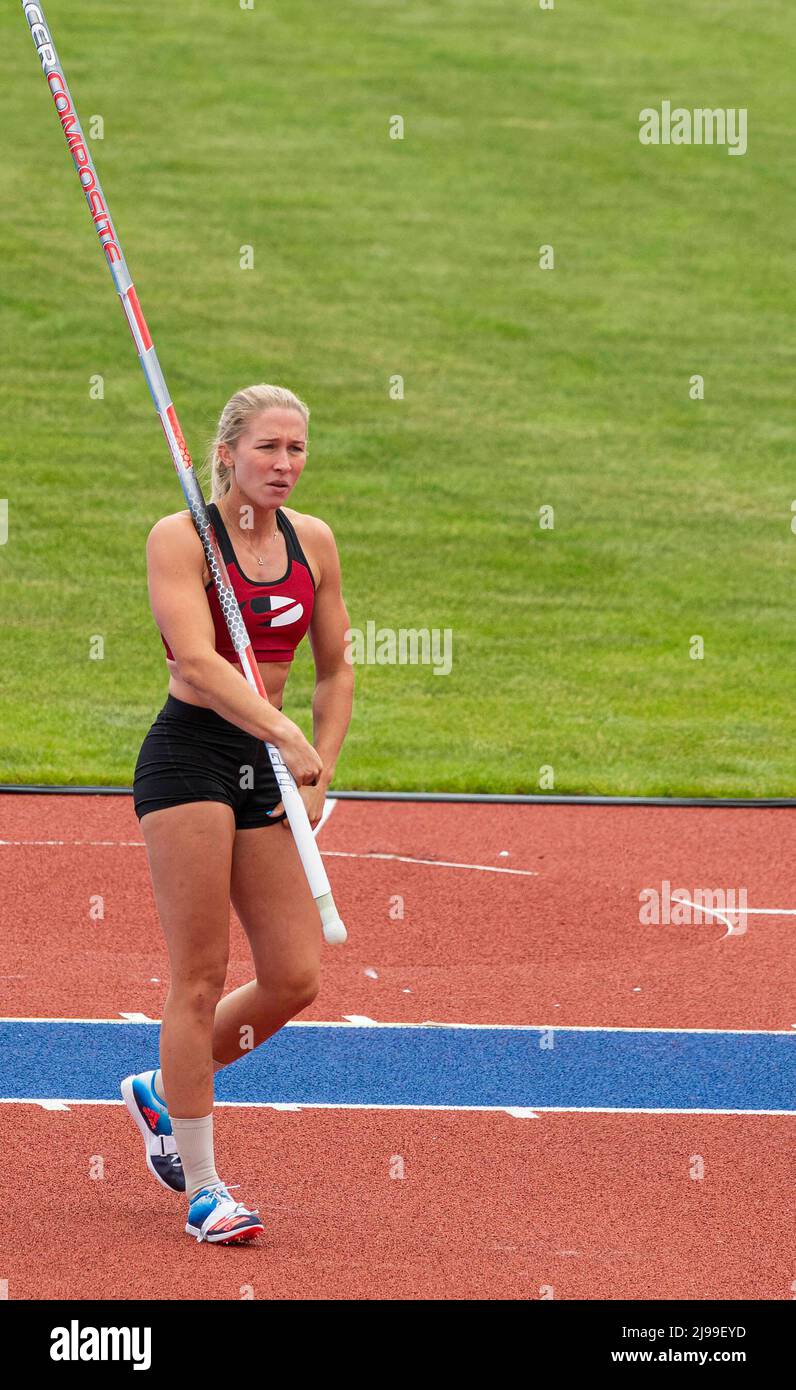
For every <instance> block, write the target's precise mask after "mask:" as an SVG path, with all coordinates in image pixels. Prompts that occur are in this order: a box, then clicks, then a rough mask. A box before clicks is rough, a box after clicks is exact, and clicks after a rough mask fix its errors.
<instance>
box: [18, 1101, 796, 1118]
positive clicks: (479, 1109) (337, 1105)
mask: <svg viewBox="0 0 796 1390" xmlns="http://www.w3.org/2000/svg"><path fill="white" fill-rule="evenodd" d="M0 1105H43V1106H46V1107H47V1108H48V1109H58V1110H63V1109H69V1108H70V1107H71V1106H73V1105H119V1106H124V1101H123V1100H96V1099H93V1098H91V1099H89V1098H88V1097H81V1096H67V1097H66V1099H63V1100H61V1099H59V1100H56V1101H53V1100H47V1101H43V1100H42V1099H41V1098H40V1097H39V1096H0ZM215 1105H216V1106H220V1105H225V1106H229V1107H238V1108H240V1109H251V1110H285V1109H290V1110H294V1109H295V1110H414V1111H428V1112H429V1113H432V1114H436V1113H437V1112H438V1111H444V1110H447V1111H451V1112H452V1113H460V1112H462V1111H467V1112H469V1113H472V1114H483V1115H505V1114H507V1113H508V1112H507V1108H506V1106H505V1105H382V1104H379V1103H374V1104H368V1103H367V1102H348V1101H346V1102H339V1101H301V1102H300V1103H297V1104H296V1105H295V1106H294V1105H293V1104H290V1103H288V1102H286V1101H278V1100H217V1101H216V1102H215ZM535 1113H536V1115H537V1118H539V1116H541V1115H783V1116H787V1118H788V1119H789V1120H792V1119H793V1118H794V1115H796V1111H794V1110H698V1109H694V1110H681V1109H674V1108H673V1109H671V1110H670V1109H667V1108H666V1107H665V1106H655V1107H653V1106H636V1105H627V1106H625V1105H537V1107H536V1112H535Z"/></svg>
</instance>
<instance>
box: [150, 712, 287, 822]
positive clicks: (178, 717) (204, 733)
mask: <svg viewBox="0 0 796 1390" xmlns="http://www.w3.org/2000/svg"><path fill="white" fill-rule="evenodd" d="M281 800H282V796H281V793H280V790H279V784H278V783H277V780H276V777H275V776H274V770H273V767H272V766H271V759H270V758H269V756H268V752H267V750H266V747H265V743H264V742H263V740H262V739H259V738H257V736H256V735H255V734H247V733H246V731H245V729H239V728H238V727H237V725H236V724H230V722H229V720H228V719H223V718H222V717H221V715H220V714H216V711H215V710H213V709H208V708H207V707H206V706H204V705H189V704H186V702H185V700H177V699H175V697H174V696H173V695H169V696H168V698H167V700H166V703H165V705H164V706H163V708H162V710H161V711H160V713H159V714H158V716H157V718H156V719H155V722H154V724H153V725H152V727H151V728H150V730H149V733H148V734H147V736H146V738H145V739H144V742H143V743H142V744H141V751H140V752H139V754H138V761H137V763H136V765H135V775H134V777H133V805H134V807H135V813H136V815H137V816H138V819H139V820H140V819H141V817H142V816H145V815H146V814H147V812H148V811H160V810H162V809H163V808H164V807H165V806H181V805H183V804H184V803H185V802H188V801H223V802H224V803H225V804H226V805H227V806H231V807H232V809H233V811H234V812H235V825H236V827H237V829H238V830H251V829H254V828H255V827H256V826H261V825H276V823H277V821H280V820H284V819H285V812H284V811H282V812H281V813H280V814H279V815H278V816H270V815H269V814H268V813H269V811H272V810H273V809H274V807H275V806H276V805H278V803H279V802H280V801H281Z"/></svg>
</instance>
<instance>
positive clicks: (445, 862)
mask: <svg viewBox="0 0 796 1390" xmlns="http://www.w3.org/2000/svg"><path fill="white" fill-rule="evenodd" d="M332 804H334V803H332ZM325 810H326V807H325V806H324V811H325ZM329 815H331V811H330V812H329ZM328 818H329V817H328V816H327V817H326V819H327V820H328ZM321 825H323V817H322V818H321V820H320V822H319V824H318V827H317V828H318V830H320V828H321ZM316 834H317V831H316ZM3 845H6V846H14V845H42V846H45V845H46V846H53V845H55V846H59V845H60V846H64V845H68V846H70V847H71V846H74V847H75V848H77V847H85V846H86V845H89V846H94V847H95V848H103V849H113V848H119V849H144V848H145V843H144V841H143V840H0V846H3ZM321 858H323V859H390V860H394V861H397V862H398V863H400V864H429V865H430V866H431V867H432V868H434V869H477V870H479V871H480V872H481V873H483V874H517V875H519V876H521V877H523V878H538V877H539V874H538V871H537V870H536V869H502V868H499V867H497V866H496V865H495V864H458V863H454V862H453V861H452V860H450V859H414V858H412V857H411V855H408V854H376V853H368V854H363V853H359V852H355V851H353V850H342V849H322V850H321Z"/></svg>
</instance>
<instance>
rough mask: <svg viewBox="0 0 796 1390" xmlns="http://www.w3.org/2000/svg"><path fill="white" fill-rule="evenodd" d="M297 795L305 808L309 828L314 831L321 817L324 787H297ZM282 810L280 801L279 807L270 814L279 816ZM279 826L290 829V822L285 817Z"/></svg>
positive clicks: (324, 798) (324, 796)
mask: <svg viewBox="0 0 796 1390" xmlns="http://www.w3.org/2000/svg"><path fill="white" fill-rule="evenodd" d="M298 793H299V796H300V797H301V799H302V801H303V802H304V805H305V807H306V808H307V817H308V819H309V823H310V828H311V829H312V830H314V829H315V827H316V825H317V824H318V822H319V821H320V819H321V816H322V815H323V806H324V802H325V800H326V785H325V784H322V785H320V786H316V787H299V788H298ZM284 809H285V808H284V806H283V804H282V802H281V801H280V803H279V805H278V806H275V807H274V809H273V812H272V814H273V815H274V816H279V815H281V814H282V812H283V811H284ZM281 824H282V825H283V826H284V827H285V829H287V830H289V829H290V821H289V820H288V819H287V817H285V819H284V820H283V821H282V822H281Z"/></svg>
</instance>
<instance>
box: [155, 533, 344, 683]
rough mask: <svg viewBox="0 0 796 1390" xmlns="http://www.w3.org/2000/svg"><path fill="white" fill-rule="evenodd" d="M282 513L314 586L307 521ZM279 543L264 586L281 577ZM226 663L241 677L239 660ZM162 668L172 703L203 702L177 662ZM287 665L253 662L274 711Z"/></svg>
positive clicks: (283, 552)
mask: <svg viewBox="0 0 796 1390" xmlns="http://www.w3.org/2000/svg"><path fill="white" fill-rule="evenodd" d="M282 510H283V511H284V512H286V513H287V515H288V516H289V518H290V520H291V521H292V523H293V526H294V528H295V531H296V535H297V536H298V538H299V542H300V544H301V547H302V550H303V551H304V554H305V556H306V557H307V562H308V564H309V566H310V569H311V570H312V576H313V579H314V580H315V583H316V584H317V583H318V580H319V577H320V572H319V566H318V562H317V560H316V559H315V557H314V556H313V553H312V552H313V545H312V541H311V540H310V538H309V537H308V535H307V531H308V529H309V528H308V527H307V526H306V520H307V519H306V518H305V517H303V516H302V514H301V512H295V511H293V509H292V508H291V507H283V508H282ZM182 515H184V516H185V517H186V518H189V519H190V515H191V514H190V512H189V511H188V510H186V511H185V512H183V513H182ZM302 523H303V524H302ZM191 526H193V522H191ZM230 539H231V538H230ZM279 542H280V544H279V547H278V553H277V554H276V555H275V556H274V557H273V558H272V566H273V569H274V571H275V572H274V574H273V576H271V575H270V573H268V572H267V573H266V574H264V575H263V582H264V583H276V581H277V579H279V578H280V577H281V576H282V575H283V574H284V571H285V568H286V566H287V545H286V543H285V539H284V536H282V535H280V536H279ZM233 549H234V544H233ZM236 554H237V552H236ZM209 583H210V571H209V569H208V568H207V561H206V560H203V563H202V586H203V588H207V585H208V584H209ZM230 664H231V665H233V666H234V667H235V669H236V670H237V671H240V672H241V675H243V671H242V669H241V664H240V662H239V661H234V662H231V663H230ZM166 665H167V667H168V669H169V695H173V696H174V698H175V700H184V701H185V703H186V704H187V705H201V704H202V703H203V702H202V701H201V700H199V699H198V698H197V693H196V691H195V689H194V688H193V686H191V685H189V684H188V682H187V681H184V680H183V679H182V677H181V675H180V672H179V667H178V666H177V662H176V661H173V660H172V659H171V658H170V657H166ZM291 665H292V663H291V662H290V661H258V663H257V667H258V669H259V672H260V675H261V677H262V682H263V685H264V686H265V693H266V695H267V696H268V699H269V700H270V702H271V704H272V705H276V707H277V709H281V708H282V698H283V693H284V689H285V685H286V684H287V678H288V676H289V675H290V667H291Z"/></svg>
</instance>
